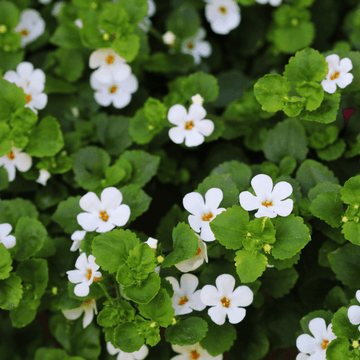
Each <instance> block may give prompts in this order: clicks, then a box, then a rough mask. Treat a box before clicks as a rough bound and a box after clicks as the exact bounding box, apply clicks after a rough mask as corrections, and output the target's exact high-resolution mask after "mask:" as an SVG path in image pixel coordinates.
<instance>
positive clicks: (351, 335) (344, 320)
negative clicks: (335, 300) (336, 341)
mask: <svg viewBox="0 0 360 360" xmlns="http://www.w3.org/2000/svg"><path fill="white" fill-rule="evenodd" d="M331 323H332V324H333V327H332V331H333V333H334V334H335V335H336V336H337V337H344V338H347V339H352V340H357V339H359V337H360V331H359V329H358V326H357V325H353V324H351V323H350V321H349V317H348V308H347V307H345V306H343V307H341V308H340V309H339V310H338V311H337V312H336V313H335V314H334V316H333V318H332V320H331Z"/></svg>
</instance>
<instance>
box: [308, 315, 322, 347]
mask: <svg viewBox="0 0 360 360" xmlns="http://www.w3.org/2000/svg"><path fill="white" fill-rule="evenodd" d="M309 330H310V332H311V333H312V334H313V335H314V338H315V339H316V340H318V341H320V342H322V341H323V340H324V338H325V336H326V322H325V320H324V319H323V318H314V319H312V320H311V321H310V322H309Z"/></svg>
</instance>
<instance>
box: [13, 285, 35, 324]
mask: <svg viewBox="0 0 360 360" xmlns="http://www.w3.org/2000/svg"><path fill="white" fill-rule="evenodd" d="M39 306H40V300H39V299H34V296H33V294H32V292H31V290H29V289H27V288H26V287H25V285H24V294H23V296H22V298H21V300H20V303H19V305H18V306H17V307H16V308H15V309H14V310H12V311H11V312H10V319H11V325H12V326H14V327H17V328H22V327H24V326H26V325H28V324H30V323H31V322H32V321H33V320H34V319H35V316H36V314H37V309H38V307H39Z"/></svg>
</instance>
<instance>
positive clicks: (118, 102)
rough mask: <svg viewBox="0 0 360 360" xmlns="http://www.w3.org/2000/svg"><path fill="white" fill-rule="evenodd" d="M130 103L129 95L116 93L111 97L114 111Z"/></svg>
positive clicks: (120, 92)
mask: <svg viewBox="0 0 360 360" xmlns="http://www.w3.org/2000/svg"><path fill="white" fill-rule="evenodd" d="M130 101H131V94H130V93H126V92H122V91H118V92H117V94H116V96H114V97H113V99H112V103H113V106H114V107H115V108H116V109H122V108H124V107H125V106H127V105H128V104H129V103H130Z"/></svg>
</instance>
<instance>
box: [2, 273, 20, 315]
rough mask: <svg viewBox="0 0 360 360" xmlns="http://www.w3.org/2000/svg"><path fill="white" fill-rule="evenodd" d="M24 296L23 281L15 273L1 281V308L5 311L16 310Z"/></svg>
mask: <svg viewBox="0 0 360 360" xmlns="http://www.w3.org/2000/svg"><path fill="white" fill-rule="evenodd" d="M22 295H23V290H22V285H21V279H20V278H19V277H18V276H16V275H15V274H14V273H11V274H10V277H8V278H7V279H5V280H1V281H0V308H1V309H4V310H12V309H15V308H16V307H17V306H18V305H19V302H20V299H21V297H22Z"/></svg>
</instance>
